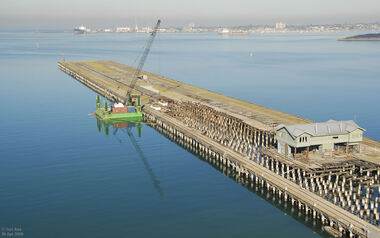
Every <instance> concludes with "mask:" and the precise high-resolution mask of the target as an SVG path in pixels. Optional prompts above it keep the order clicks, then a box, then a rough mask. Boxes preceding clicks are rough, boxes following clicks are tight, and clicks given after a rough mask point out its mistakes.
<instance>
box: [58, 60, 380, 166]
mask: <svg viewBox="0 0 380 238" xmlns="http://www.w3.org/2000/svg"><path fill="white" fill-rule="evenodd" d="M62 65H65V66H66V67H68V68H70V69H72V70H74V71H75V72H78V73H80V74H82V75H84V76H87V77H89V78H91V79H92V80H94V81H96V82H98V83H99V84H100V85H102V86H104V87H106V88H107V89H108V90H109V91H112V92H114V93H115V94H117V95H119V96H120V97H124V96H125V95H124V94H125V92H126V90H127V89H128V86H127V85H129V83H130V80H131V77H132V75H133V73H134V70H135V69H134V68H132V67H129V66H126V65H122V64H119V63H116V62H113V61H89V62H67V63H62ZM143 74H145V75H147V76H148V80H146V81H142V80H139V81H138V82H137V84H136V89H137V90H138V91H140V92H141V91H142V92H143V93H144V94H145V95H146V96H145V97H144V98H143V99H142V101H143V104H144V102H147V101H148V100H149V97H147V96H150V97H158V96H164V97H167V98H170V99H173V100H180V101H195V102H199V103H202V104H205V105H208V106H210V107H211V108H215V109H217V110H218V111H221V112H225V113H228V114H229V115H232V116H234V117H236V118H240V119H242V120H243V121H244V122H246V123H247V124H249V125H251V126H253V127H255V128H258V129H262V130H270V131H273V130H274V127H275V126H277V125H279V124H287V125H293V124H301V123H312V122H313V121H311V120H308V119H305V118H301V117H299V116H295V115H292V114H288V113H285V112H280V111H277V110H274V109H270V108H267V107H264V106H260V105H257V104H254V103H250V102H246V101H243V100H240V99H237V98H232V97H228V96H225V95H222V94H219V93H215V92H212V91H209V90H206V89H202V88H199V87H196V86H192V85H189V84H185V83H182V82H179V81H176V80H172V79H168V78H165V77H162V76H158V75H155V74H152V73H149V72H143ZM357 156H359V157H360V159H363V160H366V161H369V162H372V163H375V164H378V165H380V142H378V141H375V140H373V139H370V138H368V137H364V138H363V143H362V153H361V154H360V155H357Z"/></svg>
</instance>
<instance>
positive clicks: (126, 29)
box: [116, 27, 131, 32]
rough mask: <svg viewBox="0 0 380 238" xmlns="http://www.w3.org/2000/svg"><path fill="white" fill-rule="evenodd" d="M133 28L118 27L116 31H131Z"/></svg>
mask: <svg viewBox="0 0 380 238" xmlns="http://www.w3.org/2000/svg"><path fill="white" fill-rule="evenodd" d="M130 31H131V28H129V27H116V32H130Z"/></svg>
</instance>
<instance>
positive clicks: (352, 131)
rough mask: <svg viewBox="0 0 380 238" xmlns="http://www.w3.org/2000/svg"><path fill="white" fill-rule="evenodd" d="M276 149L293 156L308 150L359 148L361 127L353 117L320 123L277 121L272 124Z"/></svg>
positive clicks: (356, 149)
mask: <svg viewBox="0 0 380 238" xmlns="http://www.w3.org/2000/svg"><path fill="white" fill-rule="evenodd" d="M275 129H276V138H277V150H278V152H279V153H280V154H283V155H286V156H291V155H293V156H294V157H296V155H297V154H301V153H303V154H306V158H308V157H309V152H310V151H313V152H319V153H321V154H322V153H325V152H332V151H345V153H349V152H350V151H357V152H360V142H361V141H362V140H363V132H364V131H365V129H363V128H361V127H359V126H358V125H357V124H356V123H355V122H354V121H352V120H349V121H334V120H329V121H327V122H322V123H311V124H297V125H279V126H277V127H276V128H275Z"/></svg>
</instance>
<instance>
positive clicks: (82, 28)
mask: <svg viewBox="0 0 380 238" xmlns="http://www.w3.org/2000/svg"><path fill="white" fill-rule="evenodd" d="M86 32H87V28H86V27H85V26H83V25H81V26H79V27H75V28H74V30H73V33H74V34H76V35H78V34H84V33H86Z"/></svg>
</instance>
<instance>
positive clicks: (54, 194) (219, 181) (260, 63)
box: [0, 31, 380, 238]
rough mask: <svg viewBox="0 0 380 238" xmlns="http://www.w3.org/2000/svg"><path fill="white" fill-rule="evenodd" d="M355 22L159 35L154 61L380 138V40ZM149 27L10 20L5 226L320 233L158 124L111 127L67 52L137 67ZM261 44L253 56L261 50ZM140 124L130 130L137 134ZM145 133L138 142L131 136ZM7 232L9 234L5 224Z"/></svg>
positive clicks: (40, 236)
mask: <svg viewBox="0 0 380 238" xmlns="http://www.w3.org/2000/svg"><path fill="white" fill-rule="evenodd" d="M354 34H355V33H352V32H349V33H347V32H346V33H307V34H306V33H305V34H300V33H287V34H252V35H250V36H230V37H222V36H219V35H217V34H215V33H207V34H159V35H158V37H157V38H156V41H155V42H154V45H153V47H152V50H151V54H150V55H149V57H148V60H147V62H146V65H145V68H144V69H145V70H147V71H150V72H153V73H156V74H160V75H163V76H166V77H169V78H173V79H175V80H179V81H182V82H186V83H189V84H192V85H196V86H199V87H203V88H206V89H209V90H212V91H216V92H219V93H223V94H226V95H229V96H233V97H237V98H240V99H243V100H246V101H249V102H253V103H256V104H260V105H263V106H267V107H270V108H273V109H277V110H280V111H284V112H288V113H292V114H296V115H299V116H301V117H305V118H308V119H311V120H315V121H326V120H329V119H336V120H348V119H355V121H356V122H357V123H358V124H359V125H360V126H361V127H363V128H365V129H366V130H367V131H366V132H365V135H366V136H368V137H371V138H373V139H376V140H380V127H379V117H380V110H379V102H380V93H379V92H380V63H379V62H380V42H342V41H336V39H337V38H340V37H343V36H349V35H354ZM147 38H148V35H146V34H133V33H131V34H128V33H126V34H88V35H73V34H72V33H32V32H6V31H0V112H1V114H0V115H1V116H0V227H1V228H2V232H3V231H4V230H7V229H8V230H9V229H13V230H15V229H18V230H19V231H21V232H23V234H24V237H36V238H44V237H49V238H50V237H218V238H220V237H319V236H326V234H325V233H323V232H322V231H321V227H320V224H318V223H315V222H314V223H313V221H310V219H309V220H308V219H305V217H303V215H301V214H298V212H297V211H293V210H292V209H291V208H289V207H288V208H285V207H284V206H283V204H282V205H281V204H280V203H279V202H278V201H274V200H272V197H271V196H270V195H269V194H265V193H264V194H262V193H261V192H260V190H259V191H258V192H257V191H255V190H254V189H253V190H251V189H247V188H246V187H244V186H242V185H241V184H239V183H238V182H236V181H235V179H234V178H231V177H228V176H225V175H224V174H223V173H222V172H221V171H219V170H217V169H215V168H214V167H212V166H211V165H210V164H208V163H207V162H206V161H204V160H203V158H200V157H198V156H196V155H194V154H192V153H190V152H189V151H187V150H185V149H183V148H182V147H180V146H179V145H177V144H176V143H174V142H172V141H170V140H169V139H168V138H166V137H165V136H163V135H161V134H160V133H158V132H157V131H156V130H154V129H153V128H151V127H149V126H148V125H142V128H141V131H142V134H141V136H140V135H139V133H138V130H137V129H138V128H137V126H136V125H133V124H131V125H130V128H123V129H118V130H114V129H113V128H110V133H109V135H106V134H105V132H104V129H103V130H101V131H99V130H98V125H97V121H96V119H94V118H90V116H89V115H88V114H89V113H92V112H93V111H94V109H95V96H96V94H95V93H94V92H93V91H91V90H90V89H88V88H86V87H85V86H84V85H82V84H80V83H79V82H77V81H75V80H74V79H73V78H71V77H69V76H68V75H66V74H64V73H63V72H61V71H60V70H58V68H57V61H61V60H62V55H63V52H64V56H65V58H66V61H81V60H113V61H116V62H119V63H123V64H127V65H132V66H136V65H137V64H138V61H137V60H136V59H137V58H138V56H139V55H140V54H141V52H142V49H143V46H144V44H145V41H146V40H147ZM251 53H252V56H250V54H251ZM130 134H132V137H133V138H131V137H130ZM133 139H134V140H136V143H137V147H139V148H140V149H141V151H142V153H139V149H138V148H136V147H135V146H134V144H133V143H131V140H133ZM0 237H5V236H1V234H0Z"/></svg>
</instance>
